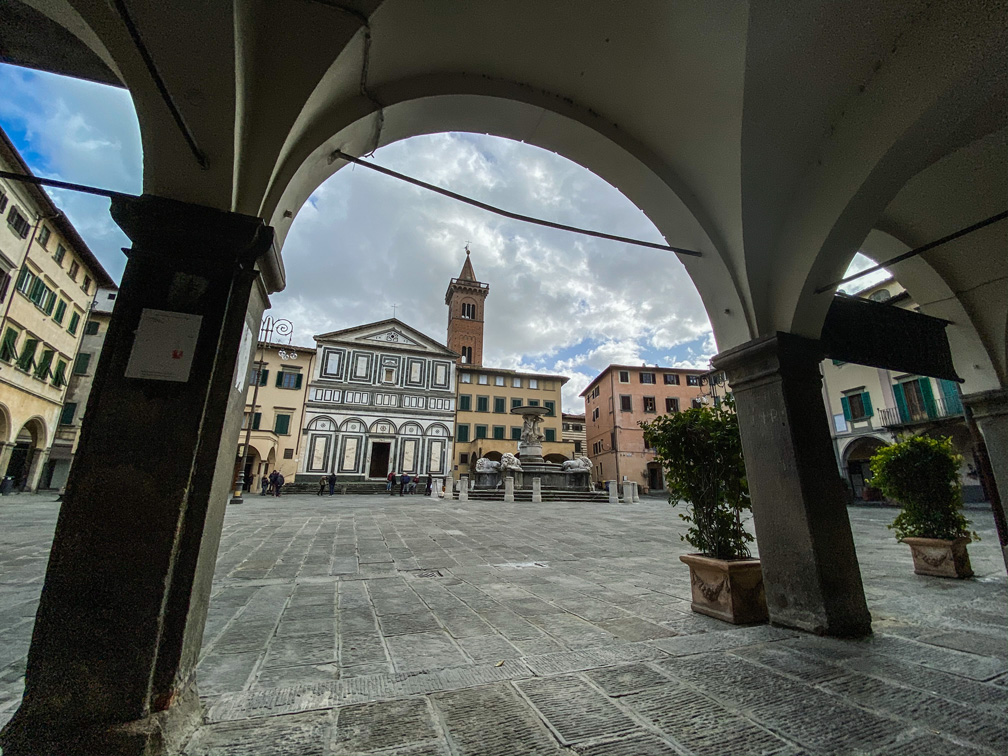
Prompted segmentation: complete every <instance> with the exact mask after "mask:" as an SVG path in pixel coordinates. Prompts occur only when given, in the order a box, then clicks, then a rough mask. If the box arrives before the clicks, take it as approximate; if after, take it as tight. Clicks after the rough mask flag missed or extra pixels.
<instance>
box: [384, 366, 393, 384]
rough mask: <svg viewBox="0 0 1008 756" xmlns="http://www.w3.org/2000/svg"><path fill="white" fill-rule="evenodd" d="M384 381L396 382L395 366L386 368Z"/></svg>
mask: <svg viewBox="0 0 1008 756" xmlns="http://www.w3.org/2000/svg"><path fill="white" fill-rule="evenodd" d="M382 381H383V382H384V383H395V368H385V377H384V378H383V379H382Z"/></svg>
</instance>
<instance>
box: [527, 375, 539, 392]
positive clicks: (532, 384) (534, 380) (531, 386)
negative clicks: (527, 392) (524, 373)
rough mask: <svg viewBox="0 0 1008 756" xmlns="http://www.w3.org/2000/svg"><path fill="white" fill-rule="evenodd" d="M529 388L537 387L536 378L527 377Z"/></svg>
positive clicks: (537, 381)
mask: <svg viewBox="0 0 1008 756" xmlns="http://www.w3.org/2000/svg"><path fill="white" fill-rule="evenodd" d="M529 388H530V389H537V388H539V380H538V379H536V378H529Z"/></svg>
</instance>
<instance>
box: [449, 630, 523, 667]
mask: <svg viewBox="0 0 1008 756" xmlns="http://www.w3.org/2000/svg"><path fill="white" fill-rule="evenodd" d="M458 644H459V645H460V646H462V649H463V650H464V651H465V652H466V653H467V654H468V655H469V656H470V657H472V659H473V661H477V662H485V661H499V660H501V659H512V658H514V657H517V656H521V655H522V653H521V652H520V651H519V650H518V649H516V648H515V647H514V646H513V645H512V644H510V643H508V641H507V639H506V638H504V637H503V636H500V635H478V636H475V637H471V638H460V639H459V641H458Z"/></svg>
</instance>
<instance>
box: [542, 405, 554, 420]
mask: <svg viewBox="0 0 1008 756" xmlns="http://www.w3.org/2000/svg"><path fill="white" fill-rule="evenodd" d="M543 404H544V405H545V407H546V409H548V410H549V415H550V417H552V416H553V415H555V414H556V402H543Z"/></svg>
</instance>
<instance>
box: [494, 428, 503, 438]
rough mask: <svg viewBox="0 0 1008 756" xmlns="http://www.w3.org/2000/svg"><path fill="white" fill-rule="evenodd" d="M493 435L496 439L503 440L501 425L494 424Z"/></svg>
mask: <svg viewBox="0 0 1008 756" xmlns="http://www.w3.org/2000/svg"><path fill="white" fill-rule="evenodd" d="M493 437H494V438H495V439H497V440H498V441H503V440H504V426H503V425H495V426H494V427H493Z"/></svg>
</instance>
